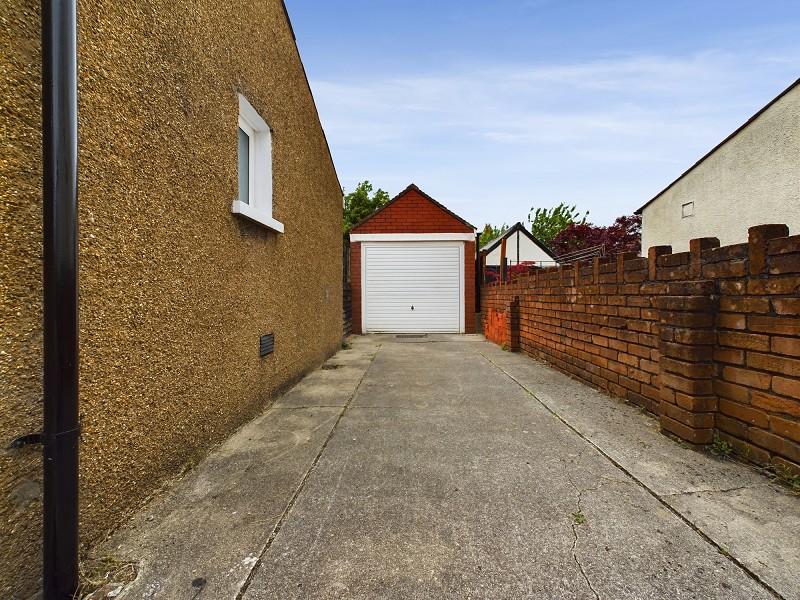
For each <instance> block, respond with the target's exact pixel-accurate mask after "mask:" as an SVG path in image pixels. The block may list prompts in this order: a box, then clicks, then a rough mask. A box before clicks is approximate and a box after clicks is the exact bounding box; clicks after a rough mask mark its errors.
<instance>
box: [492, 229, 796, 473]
mask: <svg viewBox="0 0 800 600" xmlns="http://www.w3.org/2000/svg"><path fill="white" fill-rule="evenodd" d="M788 234H789V230H788V228H787V227H786V226H785V225H763V226H758V227H753V228H751V229H750V230H749V241H748V243H745V244H737V245H733V246H724V247H719V242H718V241H717V240H716V239H715V238H701V239H695V240H692V241H691V242H690V250H689V251H688V252H680V253H676V254H672V253H671V252H672V250H671V248H670V247H669V246H656V247H653V248H650V249H649V252H648V256H647V257H646V258H639V257H637V256H635V255H633V254H630V255H621V256H618V257H616V258H615V259H608V260H605V259H595V260H594V262H593V263H591V264H576V265H570V266H562V267H552V268H548V269H545V270H542V271H538V272H537V273H536V274H533V275H530V276H526V277H522V278H520V279H519V280H517V281H514V282H510V283H504V284H493V285H489V286H484V287H483V288H482V295H481V308H482V318H483V324H484V333H485V335H486V337H487V338H488V339H490V340H492V341H494V342H496V343H498V344H503V343H505V344H506V346H507V347H508V349H510V350H512V351H516V350H518V351H522V352H524V353H526V354H529V355H530V356H533V357H536V358H538V359H542V360H544V361H547V362H548V363H550V364H552V365H553V366H555V367H557V368H558V369H560V370H562V371H564V372H566V373H569V374H570V375H572V376H574V377H576V378H579V379H581V380H584V381H586V382H587V383H590V384H592V385H595V386H597V387H600V388H602V389H604V390H607V391H608V392H610V393H611V394H613V395H615V396H619V397H623V398H626V399H627V400H629V401H631V402H633V403H635V404H638V405H640V406H643V407H645V408H647V409H648V410H650V411H652V412H654V413H656V414H658V415H659V419H660V424H661V428H662V429H663V430H664V431H666V432H669V433H673V434H675V435H677V436H679V437H680V438H682V439H684V440H686V441H687V442H688V443H689V444H691V445H693V446H694V447H700V446H702V445H704V444H708V443H709V442H710V441H711V440H712V438H713V435H714V434H715V433H718V435H719V437H720V438H722V439H723V440H726V441H728V442H729V443H731V444H732V445H733V447H734V449H735V451H736V453H738V454H739V455H741V456H743V457H745V458H747V459H749V460H751V461H753V462H756V463H759V464H765V465H766V464H770V463H772V464H778V463H780V464H784V465H787V466H790V467H791V468H793V469H795V470H796V471H798V472H800V297H799V296H798V293H799V292H800V235H794V236H791V237H789V235H788Z"/></svg>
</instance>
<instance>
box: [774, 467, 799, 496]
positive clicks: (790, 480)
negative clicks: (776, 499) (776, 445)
mask: <svg viewBox="0 0 800 600" xmlns="http://www.w3.org/2000/svg"><path fill="white" fill-rule="evenodd" d="M772 472H773V477H772V480H773V481H776V482H778V483H780V484H782V485H785V486H786V487H788V488H789V490H790V491H791V492H792V494H794V495H795V496H800V473H795V472H793V471H792V469H791V468H789V467H787V466H786V465H775V466H774V467H772Z"/></svg>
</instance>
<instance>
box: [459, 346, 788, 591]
mask: <svg viewBox="0 0 800 600" xmlns="http://www.w3.org/2000/svg"><path fill="white" fill-rule="evenodd" d="M475 351H476V352H477V353H478V354H480V355H481V356H482V357H483V358H485V359H486V360H487V361H489V363H491V364H492V365H494V367H495V368H496V369H497V370H498V371H500V372H501V373H503V374H504V375H506V377H508V378H509V379H511V381H513V382H514V383H516V384H517V385H518V386H519V387H520V388H521V389H522V390H523V391H524V392H525V393H526V394H527V395H529V396H531V397H532V398H533V399H534V400H536V401H537V402H538V403H539V404H540V405H541V406H542V407H543V408H544V409H545V410H547V411H548V412H550V413H551V414H552V415H553V416H555V417H556V418H557V419H558V420H559V421H561V422H562V423H563V424H564V425H565V426H566V427H567V428H568V429H570V430H571V431H572V432H573V433H574V434H575V435H577V436H578V437H579V438H581V439H582V440H583V441H584V442H586V443H587V444H588V445H590V446H592V447H593V448H594V449H595V450H596V451H597V452H599V453H600V454H601V455H602V456H603V457H604V458H605V459H606V460H608V461H609V462H610V463H611V464H612V465H614V466H615V467H616V468H617V469H619V470H620V471H622V472H623V473H625V475H627V476H628V477H629V478H630V479H631V480H632V481H633V482H634V483H636V484H638V485H639V486H640V487H641V488H642V489H643V490H645V491H646V492H647V493H648V494H650V495H651V496H652V497H653V498H654V499H655V500H656V501H657V502H659V503H660V504H661V505H662V506H663V507H664V508H666V509H667V510H668V511H669V512H671V513H672V514H673V515H675V516H676V517H677V518H678V519H680V520H681V521H683V523H685V524H686V525H687V526H688V527H689V528H690V529H692V531H694V532H695V533H696V534H697V535H699V536H700V537H701V538H702V539H703V540H705V541H706V542H707V543H708V544H709V545H711V546H713V547H714V548H716V550H717V551H718V552H719V553H720V554H721V555H723V556H724V557H725V558H727V559H728V560H729V561H731V562H732V563H733V564H734V565H736V566H737V567H739V568H740V569H741V570H742V571H743V572H744V573H745V574H746V575H747V576H748V577H750V578H751V579H752V580H753V581H755V582H756V583H758V584H759V585H761V586H762V587H763V588H764V589H765V590H766V591H767V592H768V593H770V594H772V595H773V596H774V597H775V598H778V599H779V600H785V598H784V597H783V596H782V595H781V594H780V593H778V591H777V590H775V589H774V588H773V587H772V586H771V585H769V584H768V583H767V582H766V581H764V580H763V579H762V578H761V577H759V575H758V574H757V573H756V572H754V571H753V570H751V569H750V568H749V567H747V565H745V564H744V563H743V562H742V561H740V560H739V559H737V558H736V557H735V556H733V555H732V554H730V551H729V550H728V549H727V548H724V547H723V546H722V545H721V544H719V543H717V542H716V541H715V540H714V539H713V538H712V537H711V536H710V535H709V534H707V533H706V532H705V531H703V530H702V529H700V527H698V526H697V525H696V524H695V523H694V522H692V521H691V520H690V519H689V518H687V517H686V516H685V515H684V514H683V513H681V512H680V511H679V510H678V509H676V508H675V507H674V506H672V505H671V504H670V503H669V502H668V501H667V498H666V497H665V496H664V495H661V494H659V493H657V492H656V491H654V490H652V489H650V488H649V487H647V484H645V483H644V482H643V481H642V480H640V479H638V478H637V477H636V476H634V474H633V473H631V472H630V471H628V470H627V469H626V468H625V467H623V466H622V465H621V464H620V463H619V462H617V461H616V460H614V459H613V458H612V457H611V456H610V455H609V454H607V453H606V452H604V451H603V449H602V448H600V446H598V445H597V444H595V443H594V442H593V441H592V440H590V439H589V438H588V437H586V436H585V435H584V434H583V433H581V432H580V431H578V429H577V428H576V427H575V426H573V425H572V424H570V423H568V422H567V420H566V419H564V418H563V417H561V416H560V415H559V414H558V413H556V412H555V411H554V410H553V409H552V408H550V407H549V406H548V405H547V404H546V403H545V402H544V401H543V400H542V399H541V398H539V397H538V396H537V395H536V394H534V393H533V391H532V390H530V389H528V388H527V387H526V386H525V384H523V383H522V382H521V381H520V380H519V379H517V378H516V377H514V376H513V375H512V374H511V373H509V372H508V371H506V370H505V369H504V368H503V367H501V366H500V365H499V364H497V363H496V362H495V361H494V360H492V359H491V358H489V356H487V355H486V354H485V353H484V352H482V351H481V350H480V349H479V348H476V349H475ZM587 389H591V388H587Z"/></svg>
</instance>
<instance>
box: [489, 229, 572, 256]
mask: <svg viewBox="0 0 800 600" xmlns="http://www.w3.org/2000/svg"><path fill="white" fill-rule="evenodd" d="M518 231H519V232H520V233H522V234H523V235H524V236H525V237H527V238H528V239H529V240H530V241H532V242H533V243H534V244H536V245H537V246H538V247H539V248H541V249H542V251H543V252H545V253H546V254H547V256H549V257H550V258H552V259H553V260H555V259H556V255H555V254H553V253H552V252H551V251H550V249H549V248H548V247H547V246H545V245H544V244H543V243H542V242H540V241H539V240H537V239H536V238H535V237H534V236H533V234H532V233H531V232H530V231H528V230H527V229H526V228H525V226H524V225H523V224H522V223H520V222H519V221H517V222H516V223H515V224H514V226H513V227H511V228H510V229H509V230H508V231H506V232H505V233H504V234H503V235H501V236H499V237H496V238H494V239H493V240H492V241H491V242H488V243H487V244H486V245H485V246H483V247H482V248H481V252H484V251H485V252H486V253H487V254H488V253H489V252H491V251H492V250H494V249H495V248H497V247H498V246H499V245H500V242H501V241H503V239H504V238H506V239H507V238H509V237H511V236H512V235H514V234H515V233H517V232H518Z"/></svg>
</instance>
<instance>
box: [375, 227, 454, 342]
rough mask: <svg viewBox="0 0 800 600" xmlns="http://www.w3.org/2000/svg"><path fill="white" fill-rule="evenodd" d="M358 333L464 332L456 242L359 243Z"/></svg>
mask: <svg viewBox="0 0 800 600" xmlns="http://www.w3.org/2000/svg"><path fill="white" fill-rule="evenodd" d="M361 253H362V287H361V289H362V293H363V304H362V307H363V308H362V310H363V318H364V323H363V325H364V328H363V331H365V332H367V331H385V332H388V333H412V332H431V333H436V332H440V333H458V332H460V331H463V330H464V325H463V323H464V319H463V314H462V313H463V310H464V295H463V290H464V279H463V274H464V264H463V263H464V245H463V243H462V242H380V243H364V244H362V246H361Z"/></svg>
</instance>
